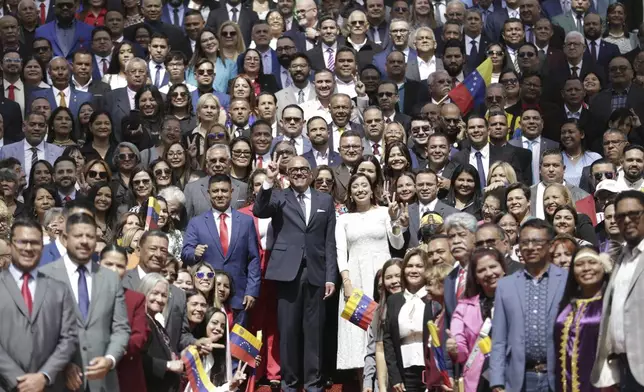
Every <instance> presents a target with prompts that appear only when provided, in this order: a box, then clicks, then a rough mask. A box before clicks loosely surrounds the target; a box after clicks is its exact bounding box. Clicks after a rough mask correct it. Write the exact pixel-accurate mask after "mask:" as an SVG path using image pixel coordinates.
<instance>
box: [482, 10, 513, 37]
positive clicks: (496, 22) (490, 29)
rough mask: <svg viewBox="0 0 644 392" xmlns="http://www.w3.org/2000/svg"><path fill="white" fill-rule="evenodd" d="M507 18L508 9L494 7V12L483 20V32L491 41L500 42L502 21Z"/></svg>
mask: <svg viewBox="0 0 644 392" xmlns="http://www.w3.org/2000/svg"><path fill="white" fill-rule="evenodd" d="M507 19H508V11H507V9H505V8H501V7H498V8H497V7H495V9H494V12H492V13H491V14H490V15H488V16H487V19H486V20H485V34H486V35H487V36H488V37H489V38H490V41H492V42H501V32H502V31H503V23H505V21H506V20H507Z"/></svg>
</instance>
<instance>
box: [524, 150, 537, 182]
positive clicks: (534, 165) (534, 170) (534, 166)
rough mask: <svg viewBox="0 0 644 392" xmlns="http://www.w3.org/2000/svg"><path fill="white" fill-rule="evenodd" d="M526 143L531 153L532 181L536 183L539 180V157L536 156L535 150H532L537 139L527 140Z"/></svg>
mask: <svg viewBox="0 0 644 392" xmlns="http://www.w3.org/2000/svg"><path fill="white" fill-rule="evenodd" d="M526 143H527V144H528V150H530V152H531V153H532V182H533V183H535V184H536V183H537V182H539V157H537V156H536V154H535V153H536V151H535V150H534V146H535V145H536V144H537V141H536V140H528V141H527V142H526Z"/></svg>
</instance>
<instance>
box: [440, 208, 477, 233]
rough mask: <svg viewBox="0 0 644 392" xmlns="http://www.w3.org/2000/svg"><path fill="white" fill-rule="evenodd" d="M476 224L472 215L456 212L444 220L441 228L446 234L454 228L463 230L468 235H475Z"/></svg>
mask: <svg viewBox="0 0 644 392" xmlns="http://www.w3.org/2000/svg"><path fill="white" fill-rule="evenodd" d="M477 223H478V222H477V221H476V218H475V217H474V215H472V214H468V213H467V212H457V213H455V214H452V215H450V216H448V217H447V218H445V222H444V223H443V227H444V228H445V231H446V232H447V231H450V230H451V229H455V228H463V229H465V230H467V231H469V232H470V233H476V228H477Z"/></svg>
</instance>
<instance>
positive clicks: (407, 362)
mask: <svg viewBox="0 0 644 392" xmlns="http://www.w3.org/2000/svg"><path fill="white" fill-rule="evenodd" d="M403 295H404V296H405V304H404V305H403V306H402V307H401V308H400V313H399V314H398V330H399V332H400V342H401V344H400V354H401V356H402V362H403V363H402V365H403V368H404V369H407V368H410V367H412V366H425V358H424V355H423V353H424V350H423V330H424V328H425V326H424V325H423V317H424V315H425V302H424V301H423V298H424V297H426V296H427V290H426V289H425V287H424V286H423V287H422V288H421V289H420V290H418V291H417V292H416V293H415V294H412V293H410V292H409V291H407V290H405V292H404V293H403Z"/></svg>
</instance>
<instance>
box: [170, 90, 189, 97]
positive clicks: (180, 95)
mask: <svg viewBox="0 0 644 392" xmlns="http://www.w3.org/2000/svg"><path fill="white" fill-rule="evenodd" d="M187 96H188V93H187V92H184V91H175V92H173V93H172V98H179V97H187Z"/></svg>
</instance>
